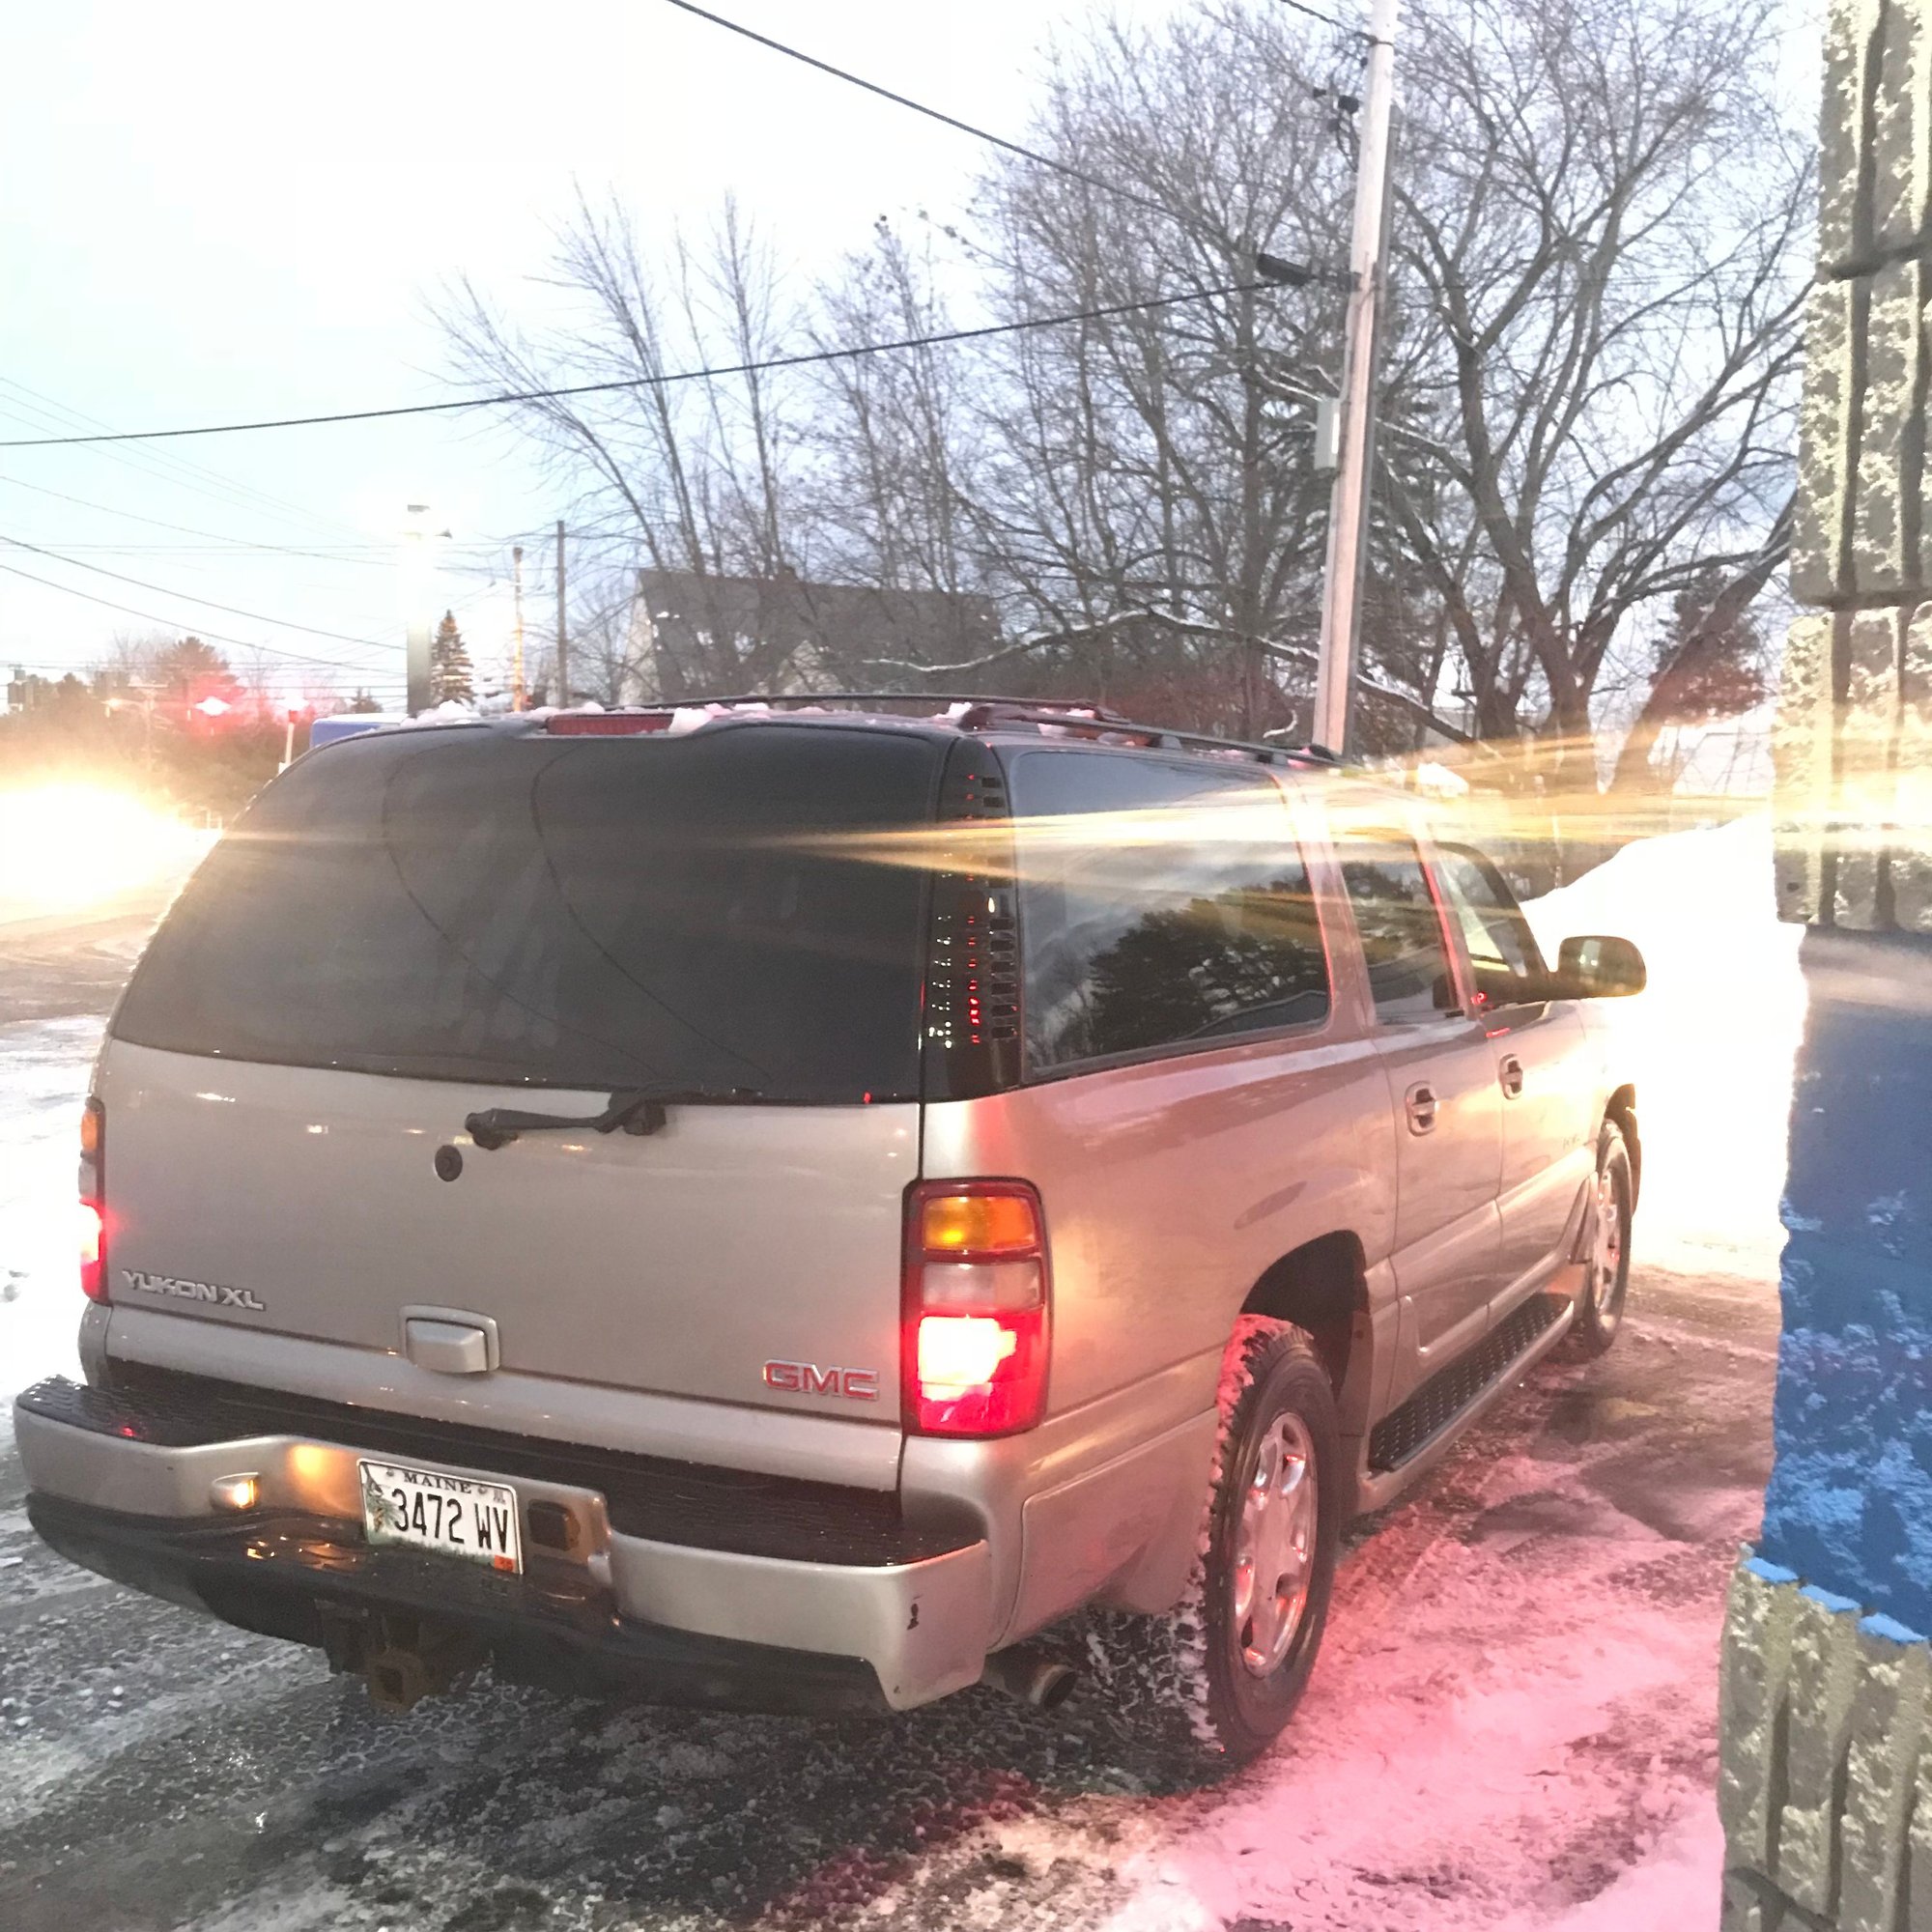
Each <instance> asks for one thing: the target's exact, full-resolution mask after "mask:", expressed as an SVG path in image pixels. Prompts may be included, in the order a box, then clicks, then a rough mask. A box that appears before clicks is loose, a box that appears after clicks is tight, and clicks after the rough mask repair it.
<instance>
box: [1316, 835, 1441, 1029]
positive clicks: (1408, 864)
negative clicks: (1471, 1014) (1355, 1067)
mask: <svg viewBox="0 0 1932 1932" xmlns="http://www.w3.org/2000/svg"><path fill="white" fill-rule="evenodd" d="M1340 857H1341V861H1342V879H1343V883H1344V884H1345V885H1346V886H1347V888H1348V892H1349V903H1350V906H1352V907H1353V908H1354V913H1355V930H1356V932H1357V933H1359V934H1360V936H1361V941H1362V954H1363V957H1364V959H1365V960H1366V962H1367V964H1368V969H1369V990H1370V992H1371V993H1372V994H1373V995H1374V996H1375V1002H1376V1017H1377V1018H1378V1019H1379V1020H1380V1021H1382V1023H1383V1024H1384V1025H1387V1026H1413V1025H1414V1024H1415V1023H1416V1022H1417V1021H1420V1020H1432V1019H1435V1018H1437V1017H1438V1016H1439V1015H1440V1014H1441V1013H1442V1012H1443V1011H1444V1010H1446V1009H1453V1008H1454V1007H1455V1005H1456V992H1455V981H1454V980H1452V979H1451V977H1450V973H1449V950H1448V946H1447V943H1446V941H1445V939H1444V936H1443V931H1442V916H1441V914H1440V913H1439V912H1437V911H1436V908H1435V895H1433V894H1432V893H1431V892H1430V890H1429V878H1428V875H1427V874H1426V873H1425V872H1424V871H1423V869H1422V855H1421V854H1420V853H1419V852H1418V851H1417V850H1416V848H1415V845H1414V843H1413V841H1412V840H1410V839H1407V838H1400V837H1395V836H1391V837H1389V838H1374V837H1368V838H1349V839H1348V840H1347V841H1346V842H1345V843H1344V844H1343V845H1342V847H1341V850H1340Z"/></svg>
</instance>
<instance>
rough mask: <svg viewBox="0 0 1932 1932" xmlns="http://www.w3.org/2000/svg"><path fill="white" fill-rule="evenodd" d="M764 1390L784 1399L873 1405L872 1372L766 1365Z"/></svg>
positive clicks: (812, 1365) (876, 1396)
mask: <svg viewBox="0 0 1932 1932" xmlns="http://www.w3.org/2000/svg"><path fill="white" fill-rule="evenodd" d="M764 1376H765V1386H766V1387H767V1388H775V1389H778V1390H780V1391H781V1392H782V1393H783V1394H785V1395H842V1396H849V1397H850V1398H851V1399H852V1400H853V1401H854V1402H877V1401H878V1399H879V1372H878V1370H876V1369H821V1368H820V1367H819V1366H818V1364H817V1363H816V1362H767V1363H766V1364H765V1369H764Z"/></svg>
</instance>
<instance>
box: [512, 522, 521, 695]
mask: <svg viewBox="0 0 1932 1932" xmlns="http://www.w3.org/2000/svg"><path fill="white" fill-rule="evenodd" d="M510 595H511V598H512V600H513V601H514V603H515V605H516V611H517V634H516V639H517V640H516V646H515V650H514V653H513V656H512V661H511V668H510V709H511V710H512V711H521V710H522V709H523V708H524V547H523V545H522V544H518V545H516V546H515V547H514V548H513V549H512V550H511V552H510Z"/></svg>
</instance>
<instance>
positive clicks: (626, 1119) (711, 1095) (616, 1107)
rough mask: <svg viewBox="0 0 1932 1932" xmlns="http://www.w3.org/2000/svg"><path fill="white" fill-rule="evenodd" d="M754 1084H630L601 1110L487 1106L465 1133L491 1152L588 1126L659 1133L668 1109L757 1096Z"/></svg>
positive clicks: (469, 1120)
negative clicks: (521, 1138)
mask: <svg viewBox="0 0 1932 1932" xmlns="http://www.w3.org/2000/svg"><path fill="white" fill-rule="evenodd" d="M757 1097H758V1093H757V1090H756V1089H755V1088H753V1087H628V1088H619V1089H618V1090H617V1091H616V1092H615V1093H613V1094H611V1104H610V1105H609V1106H608V1107H606V1108H605V1109H604V1111H603V1112H602V1113H601V1114H526V1113H525V1112H524V1111H523V1110H522V1109H521V1108H518V1107H485V1108H484V1109H483V1110H482V1111H481V1112H480V1113H475V1114H471V1115H469V1117H468V1118H467V1119H466V1120H465V1121H464V1122H463V1127H464V1131H465V1132H466V1133H467V1134H469V1138H470V1139H471V1140H473V1141H474V1142H475V1143H476V1145H477V1146H478V1147H479V1148H482V1149H483V1150H484V1151H486V1152H490V1151H494V1150H496V1149H497V1148H499V1147H507V1146H508V1145H509V1144H510V1143H511V1142H512V1141H513V1140H515V1139H516V1138H517V1136H518V1135H519V1134H539V1133H545V1132H551V1131H554V1130H556V1129H558V1128H563V1129H568V1128H571V1127H588V1128H589V1129H590V1130H591V1132H593V1133H599V1134H614V1133H616V1132H617V1131H618V1130H619V1129H622V1131H623V1132H625V1133H627V1134H654V1133H656V1132H658V1131H659V1129H660V1128H662V1127H663V1125H664V1123H665V1109H666V1108H667V1107H674V1106H684V1105H686V1104H689V1103H695V1102H700V1101H705V1100H755V1099H756V1098H757Z"/></svg>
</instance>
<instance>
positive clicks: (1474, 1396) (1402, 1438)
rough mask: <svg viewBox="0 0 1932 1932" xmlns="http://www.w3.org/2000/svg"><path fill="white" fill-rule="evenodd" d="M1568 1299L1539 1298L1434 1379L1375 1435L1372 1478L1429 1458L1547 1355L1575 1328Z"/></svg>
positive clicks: (1561, 1296) (1532, 1298)
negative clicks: (1561, 1331) (1563, 1330)
mask: <svg viewBox="0 0 1932 1932" xmlns="http://www.w3.org/2000/svg"><path fill="white" fill-rule="evenodd" d="M1575 1305H1576V1304H1575V1303H1574V1302H1572V1300H1571V1299H1570V1297H1569V1296H1568V1295H1567V1294H1533V1295H1531V1296H1530V1298H1529V1299H1528V1300H1527V1301H1525V1302H1524V1303H1523V1304H1522V1306H1521V1307H1520V1308H1518V1309H1517V1310H1515V1311H1514V1312H1513V1313H1512V1314H1511V1315H1510V1316H1509V1318H1508V1319H1507V1320H1506V1321H1504V1322H1503V1323H1502V1325H1501V1326H1500V1327H1498V1328H1494V1329H1492V1330H1491V1332H1490V1333H1489V1334H1487V1335H1486V1336H1484V1337H1483V1339H1482V1340H1481V1341H1480V1342H1478V1343H1477V1344H1476V1346H1475V1347H1474V1348H1473V1349H1471V1350H1469V1352H1468V1353H1467V1354H1466V1355H1463V1356H1462V1357H1460V1358H1459V1359H1458V1360H1456V1361H1453V1362H1451V1363H1450V1364H1449V1366H1448V1367H1447V1368H1446V1369H1442V1370H1439V1371H1438V1372H1437V1373H1436V1374H1435V1375H1433V1376H1431V1377H1430V1378H1429V1379H1428V1380H1427V1381H1426V1382H1424V1383H1423V1385H1422V1386H1421V1387H1420V1388H1419V1389H1417V1390H1416V1392H1415V1393H1414V1394H1413V1395H1412V1396H1410V1397H1409V1398H1408V1400H1407V1401H1406V1402H1405V1403H1403V1404H1402V1405H1401V1406H1400V1407H1397V1408H1392V1409H1390V1410H1389V1412H1388V1413H1387V1414H1386V1415H1385V1416H1383V1417H1382V1419H1381V1420H1380V1421H1379V1422H1378V1423H1377V1424H1376V1426H1375V1428H1374V1430H1373V1431H1371V1433H1370V1435H1369V1473H1370V1475H1371V1477H1372V1478H1373V1477H1376V1476H1385V1475H1391V1474H1393V1473H1394V1472H1395V1471H1396V1470H1398V1469H1406V1468H1407V1467H1408V1465H1409V1464H1410V1463H1413V1462H1415V1461H1417V1459H1418V1458H1420V1457H1423V1456H1426V1455H1427V1454H1428V1453H1429V1452H1430V1450H1432V1449H1433V1448H1435V1446H1436V1444H1437V1443H1439V1442H1441V1441H1442V1440H1443V1439H1444V1438H1445V1437H1446V1436H1448V1435H1452V1434H1453V1433H1454V1432H1455V1431H1456V1430H1457V1429H1458V1428H1459V1427H1460V1426H1461V1425H1462V1423H1463V1421H1464V1419H1465V1418H1466V1417H1467V1416H1468V1415H1469V1414H1470V1413H1471V1412H1472V1411H1473V1410H1475V1409H1477V1408H1479V1407H1481V1406H1482V1405H1483V1404H1484V1403H1485V1402H1487V1401H1488V1400H1489V1398H1490V1397H1491V1396H1492V1395H1493V1394H1495V1393H1496V1392H1497V1391H1498V1390H1499V1389H1500V1388H1501V1387H1502V1386H1503V1385H1504V1384H1505V1383H1506V1382H1508V1381H1509V1380H1511V1379H1512V1378H1514V1377H1515V1376H1516V1375H1517V1374H1518V1373H1519V1372H1520V1370H1522V1369H1524V1368H1526V1367H1528V1365H1529V1364H1530V1362H1532V1361H1533V1360H1535V1358H1536V1357H1537V1356H1538V1355H1540V1354H1542V1353H1543V1352H1544V1350H1545V1349H1546V1348H1548V1346H1549V1345H1550V1344H1551V1343H1553V1342H1554V1341H1555V1339H1556V1334H1555V1332H1554V1331H1556V1330H1557V1329H1558V1327H1559V1324H1560V1325H1561V1326H1563V1327H1567V1326H1568V1325H1569V1318H1570V1316H1571V1314H1572V1311H1573V1310H1574V1308H1575Z"/></svg>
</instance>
